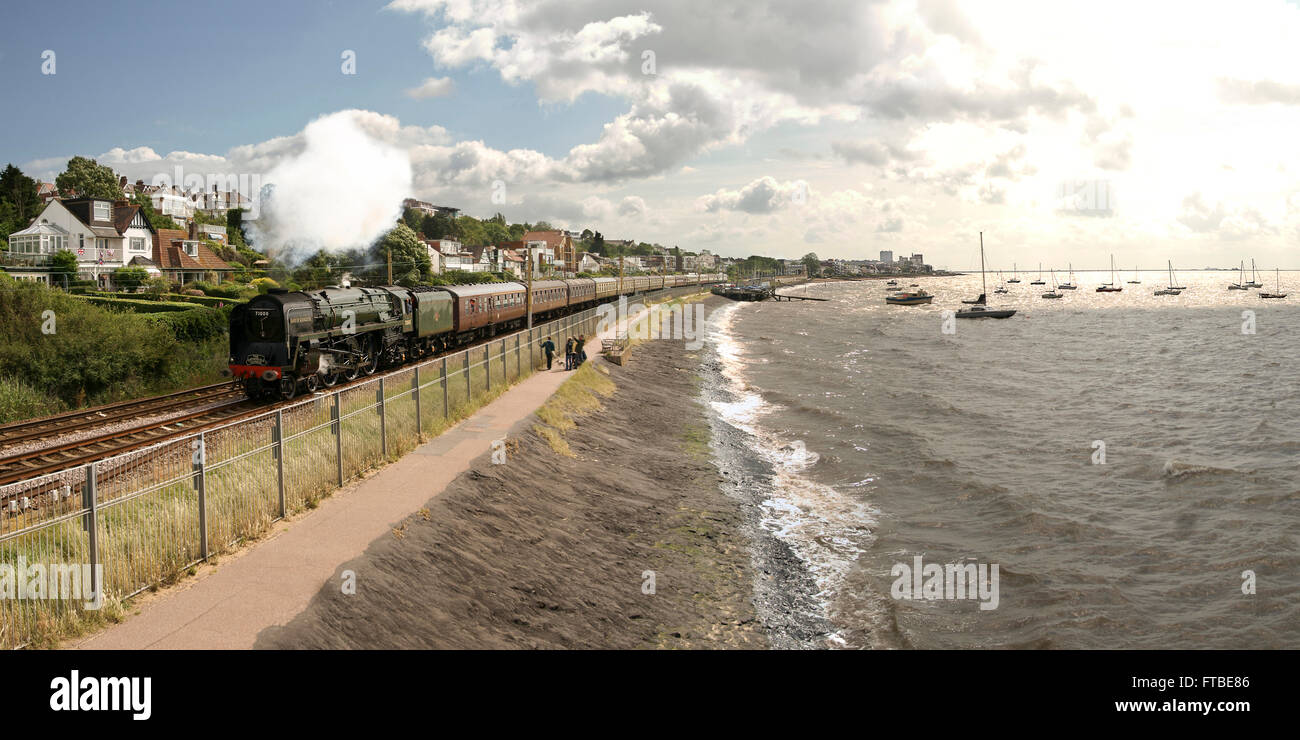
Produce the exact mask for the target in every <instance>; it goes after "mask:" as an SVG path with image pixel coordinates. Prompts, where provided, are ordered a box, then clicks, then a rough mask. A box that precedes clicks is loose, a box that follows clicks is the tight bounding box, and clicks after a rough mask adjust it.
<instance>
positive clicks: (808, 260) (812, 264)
mask: <svg viewBox="0 0 1300 740" xmlns="http://www.w3.org/2000/svg"><path fill="white" fill-rule="evenodd" d="M802 261H803V269H804V273H805V274H806V275H807V276H808V277H813V276H814V275H818V274H820V273H821V271H822V261H821V260H820V259H818V258H817V253H816V252H809V253H808V254H805V255H804V256H803V260H802Z"/></svg>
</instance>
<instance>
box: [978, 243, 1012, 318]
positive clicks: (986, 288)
mask: <svg viewBox="0 0 1300 740" xmlns="http://www.w3.org/2000/svg"><path fill="white" fill-rule="evenodd" d="M1012 264H1014V263H1012ZM980 285H981V286H983V288H984V290H983V291H981V292H982V293H983V294H984V300H986V301H987V300H988V294H989V281H988V280H987V279H986V278H985V277H984V232H983V231H981V232H980Z"/></svg>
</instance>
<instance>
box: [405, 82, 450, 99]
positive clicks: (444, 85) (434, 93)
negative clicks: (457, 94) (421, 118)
mask: <svg viewBox="0 0 1300 740" xmlns="http://www.w3.org/2000/svg"><path fill="white" fill-rule="evenodd" d="M455 89H456V83H455V82H452V79H451V78H450V77H430V78H428V79H426V80H425V81H424V82H422V83H420V85H419V86H418V87H413V88H411V89H409V90H407V91H406V95H407V97H411V98H415V99H416V100H427V99H429V98H445V97H447V96H448V95H451V94H452V92H454V91H455Z"/></svg>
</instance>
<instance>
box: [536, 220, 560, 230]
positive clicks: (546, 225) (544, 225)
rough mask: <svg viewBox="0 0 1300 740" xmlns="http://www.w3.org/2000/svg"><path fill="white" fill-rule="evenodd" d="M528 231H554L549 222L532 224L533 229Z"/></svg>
mask: <svg viewBox="0 0 1300 740" xmlns="http://www.w3.org/2000/svg"><path fill="white" fill-rule="evenodd" d="M530 231H555V227H554V226H551V222H550V221H538V222H537V223H535V224H533V228H532V229H530Z"/></svg>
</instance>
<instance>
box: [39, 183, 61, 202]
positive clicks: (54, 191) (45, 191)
mask: <svg viewBox="0 0 1300 740" xmlns="http://www.w3.org/2000/svg"><path fill="white" fill-rule="evenodd" d="M36 195H37V196H38V197H40V199H41V204H42V205H45V204H48V203H49V202H50V201H52V200H54V199H55V198H57V197H59V189H58V188H57V187H55V186H54V183H52V182H40V183H37V184H36Z"/></svg>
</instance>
